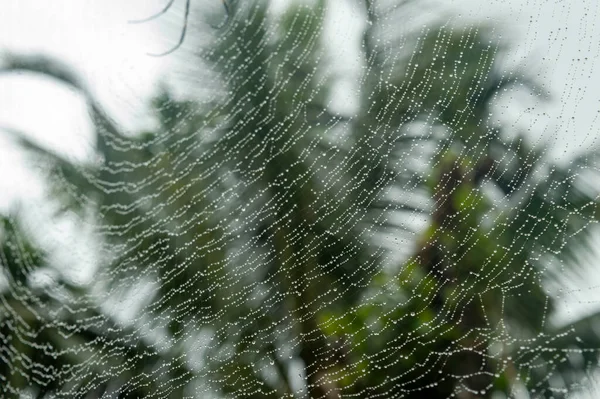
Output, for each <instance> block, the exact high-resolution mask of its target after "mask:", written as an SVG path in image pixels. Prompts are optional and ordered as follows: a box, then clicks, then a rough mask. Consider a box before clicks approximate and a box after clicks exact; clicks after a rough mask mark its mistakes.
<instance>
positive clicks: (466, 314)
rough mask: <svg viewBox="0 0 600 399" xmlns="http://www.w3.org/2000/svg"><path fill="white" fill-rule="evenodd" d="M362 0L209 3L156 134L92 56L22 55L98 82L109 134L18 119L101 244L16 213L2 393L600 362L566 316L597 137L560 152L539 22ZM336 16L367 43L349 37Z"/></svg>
mask: <svg viewBox="0 0 600 399" xmlns="http://www.w3.org/2000/svg"><path fill="white" fill-rule="evenodd" d="M217 3H218V2H217ZM349 3H350V2H349ZM355 3H356V4H354V3H352V4H350V5H345V6H344V7H346V8H347V10H346V12H349V15H352V18H353V19H352V18H350V19H347V20H343V19H342V20H339V19H336V15H337V14H336V13H337V12H340V11H339V5H338V6H335V5H331V4H330V2H325V1H312V2H300V1H298V2H293V3H290V4H288V5H286V6H285V7H281V6H280V7H274V6H273V5H269V4H268V3H267V2H254V1H249V2H243V1H238V2H228V3H226V4H227V13H228V17H227V19H226V23H225V24H223V26H219V27H217V29H216V28H215V27H211V26H210V24H208V25H207V24H205V23H204V22H203V18H204V19H205V18H207V15H208V14H210V15H212V14H211V13H212V12H214V13H215V15H218V14H217V11H215V10H216V9H217V8H218V7H213V8H210V9H208V8H207V10H208V11H206V10H200V7H198V6H197V5H194V2H193V1H192V2H191V4H192V12H191V13H190V17H189V18H190V20H189V22H188V23H189V29H188V30H187V35H186V38H185V41H184V45H183V46H182V47H181V48H180V49H178V50H177V51H175V52H173V56H179V57H181V58H182V59H183V60H184V61H185V62H182V63H181V65H180V67H179V68H180V69H179V71H180V73H179V74H174V77H173V79H172V82H171V86H169V87H170V88H164V89H161V91H160V92H159V93H158V94H157V95H156V96H155V98H154V99H153V100H152V105H151V109H152V113H153V117H154V119H155V125H154V127H153V128H152V129H147V130H145V131H140V132H128V131H125V130H124V129H123V128H122V127H121V126H120V125H119V123H117V122H115V121H114V119H113V118H112V117H111V115H110V113H109V112H108V111H106V110H105V108H104V107H103V106H102V104H101V103H100V102H99V101H97V100H96V99H95V97H94V95H93V94H92V93H91V91H88V89H87V88H86V87H85V86H84V85H83V84H82V83H80V82H81V81H80V80H79V79H77V78H76V76H77V74H76V71H75V72H71V71H69V70H68V69H67V67H63V66H60V65H58V64H56V65H55V64H51V61H48V60H46V59H40V58H36V57H22V58H19V57H15V58H11V59H9V60H7V61H6V62H5V64H4V65H5V69H6V70H9V71H17V70H28V71H30V72H31V71H33V72H36V73H40V72H41V73H45V74H47V75H51V76H54V77H55V78H57V79H58V80H59V81H62V83H64V84H65V85H67V86H69V87H71V88H72V89H74V90H76V91H77V92H79V93H81V95H82V96H83V98H85V99H86V101H87V104H88V105H89V107H88V108H89V114H90V118H91V121H92V124H93V128H94V138H95V140H96V142H95V152H96V157H94V159H93V160H89V161H87V162H84V163H78V162H72V161H70V160H69V159H68V158H65V157H62V156H61V155H58V154H56V153H54V152H52V151H50V150H48V149H46V148H44V147H43V146H40V145H38V144H36V143H35V142H34V141H31V140H29V139H27V138H26V136H21V135H20V133H18V132H12V135H13V137H17V139H18V140H20V143H21V145H22V146H23V147H24V148H26V149H27V151H29V153H31V154H32V155H33V157H32V158H33V159H35V162H36V165H38V166H40V165H41V166H42V168H41V171H42V172H43V175H44V176H45V178H46V180H47V186H48V190H49V193H50V195H51V198H52V201H53V203H55V204H56V205H57V206H59V207H60V209H61V212H60V213H58V214H57V215H56V216H55V217H56V218H57V220H63V219H64V218H68V219H69V220H70V221H71V223H73V224H74V225H76V226H79V227H78V228H79V229H81V231H85V232H86V233H85V234H89V235H90V237H92V240H91V241H92V243H90V244H88V245H89V248H87V249H86V251H87V252H90V253H93V256H92V257H93V259H94V260H93V262H91V263H93V266H90V267H88V268H89V273H88V274H89V275H90V276H91V278H90V279H89V281H86V282H84V283H82V282H77V281H74V280H73V278H71V277H70V276H69V270H70V269H73V268H74V269H77V268H78V267H77V266H72V265H68V266H65V265H64V264H61V259H60V258H57V257H53V256H52V251H53V248H52V247H51V246H48V245H38V244H36V243H35V240H34V239H33V238H32V237H35V236H36V235H35V232H32V231H31V230H32V226H31V225H29V227H27V226H22V225H21V223H20V219H19V218H18V217H16V216H7V217H6V218H3V219H2V221H3V224H2V225H1V226H0V265H1V266H2V279H1V280H0V282H1V283H2V284H1V285H0V287H1V291H0V393H1V395H2V396H3V397H7V398H8V397H39V398H44V397H48V398H51V397H81V398H96V397H98V398H141V397H157V398H167V397H169V398H171V397H172V398H182V397H192V398H210V397H215V398H221V397H241V398H280V397H289V398H308V397H311V398H342V397H344V398H346V397H347V398H421V397H427V398H438V397H439V398H451V397H455V398H483V397H485V398H487V397H490V398H503V397H511V398H527V397H531V398H534V397H544V398H547V397H570V396H569V395H570V394H571V393H574V392H579V391H581V390H582V389H585V387H586V386H589V384H590V380H593V373H594V371H595V369H596V367H597V365H598V364H597V362H598V348H599V345H600V338H599V336H598V322H599V321H600V318H598V317H597V316H596V315H595V314H594V313H593V312H590V314H589V315H588V314H582V315H576V316H575V317H573V318H572V320H569V321H568V322H563V321H561V320H559V318H558V317H557V314H558V313H559V310H560V304H561V299H562V298H564V297H565V296H568V295H569V294H570V293H571V294H573V291H568V290H569V288H567V289H566V290H565V289H563V287H573V284H571V285H569V283H566V281H573V280H576V279H577V278H578V276H579V275H580V274H585V270H586V267H589V265H590V264H591V263H593V259H594V256H597V254H596V255H595V252H594V250H595V248H594V247H595V243H596V242H597V236H596V235H594V234H595V230H594V227H595V223H596V220H597V219H598V215H597V209H598V206H599V202H598V186H597V181H598V169H597V166H596V165H597V163H596V160H597V154H598V151H597V147H596V146H595V145H594V144H595V143H593V142H592V143H591V144H589V143H588V144H586V145H585V146H584V145H582V146H581V148H578V150H577V151H574V152H573V153H569V154H567V155H565V156H562V157H558V156H556V143H559V145H560V143H561V141H560V140H562V139H563V138H562V137H563V136H564V135H566V134H568V133H567V131H568V129H569V125H568V124H567V125H559V126H558V127H557V128H556V132H553V131H550V130H552V127H548V126H549V124H548V123H547V118H548V115H547V112H549V111H548V110H550V109H552V108H551V106H550V105H548V104H549V103H551V101H552V99H551V96H553V95H555V93H552V92H551V90H549V88H548V85H547V84H545V81H544V78H543V77H544V76H545V75H544V73H545V70H544V69H543V68H544V63H543V62H542V63H541V64H542V66H540V67H539V68H540V71H541V72H538V70H535V68H533V67H531V61H530V60H531V58H527V57H520V58H519V57H518V56H517V54H518V52H519V51H520V50H522V47H525V48H526V49H527V46H526V45H522V46H520V44H519V42H518V41H514V40H513V41H510V40H508V39H505V38H504V36H505V35H506V34H505V33H504V32H505V31H506V28H505V27H503V26H502V25H501V24H499V23H498V24H496V23H493V22H491V21H489V20H484V22H481V21H476V20H469V19H461V18H458V17H457V15H458V14H456V15H455V14H452V13H451V12H450V11H449V10H443V11H440V13H439V14H441V16H440V15H438V14H437V13H435V12H432V11H430V10H429V11H428V8H427V6H425V5H423V4H420V3H419V2H414V1H413V2H398V1H391V0H390V1H375V0H365V1H364V2H362V1H361V2H358V1H357V2H355ZM590 4H591V3H590ZM184 6H186V7H187V5H185V4H184V5H182V7H184ZM209 6H211V7H212V6H214V4H209ZM195 7H196V8H197V9H195ZM194 11H196V13H194ZM200 11H202V12H200ZM597 11H598V10H597V9H596V11H595V13H594V12H592V11H589V14H590V15H589V16H588V17H587V20H588V21H592V16H593V15H596V16H597V15H598V12H597ZM186 12H187V11H186ZM220 12H221V14H222V10H221V11H220ZM398 21H402V22H403V23H402V24H399V22H398ZM340 24H341V25H340ZM343 24H347V26H346V25H343ZM205 25H206V26H205ZM344 29H345V30H344ZM503 29H504V30H503ZM589 29H591V30H592V31H594V27H593V26H592V27H590V28H589ZM596 31H597V30H596ZM340 32H354V33H352V35H353V36H352V37H353V38H355V39H356V46H355V48H353V49H351V50H347V51H346V50H344V51H340V50H339V47H338V46H342V45H344V43H345V42H349V41H350V40H351V39H350V38H349V37H350V36H344V34H341V33H340ZM356 32H358V33H356ZM352 40H354V39H352ZM349 47H351V46H350V45H349ZM551 51H552V49H551V50H549V52H551ZM51 65H55V66H54V67H53V68H50V67H49V66H51ZM61 68H62V69H61ZM165 87H167V86H165ZM567 101H569V100H567ZM572 101H575V100H574V99H573V100H572ZM569 112H570V111H564V114H565V115H570V114H569ZM562 128H565V129H566V130H565V131H561V130H560V129H562ZM549 131H550V132H549ZM21 212H23V213H26V210H22V211H21ZM82 234H83V233H82ZM62 245H69V244H68V243H64V244H62ZM41 248H44V249H41ZM578 281H581V278H580V280H578ZM565 291H567V293H566V294H565ZM582 387H584V388H582Z"/></svg>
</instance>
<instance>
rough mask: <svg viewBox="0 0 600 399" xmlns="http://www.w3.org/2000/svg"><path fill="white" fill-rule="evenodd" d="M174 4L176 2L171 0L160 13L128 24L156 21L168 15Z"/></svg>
mask: <svg viewBox="0 0 600 399" xmlns="http://www.w3.org/2000/svg"><path fill="white" fill-rule="evenodd" d="M174 2H175V0H169V2H168V3H167V5H166V6H165V7H164V8H163V9H162V10H160V11H159V12H158V13H156V14H154V15H152V16H150V17H148V18H144V19H136V20H133V21H128V22H129V23H130V24H141V23H144V22H148V21H152V20H153V19H156V18H158V17H160V16H161V15H163V14H164V13H166V12H167V11H169V8H171V6H172V5H173V3H174Z"/></svg>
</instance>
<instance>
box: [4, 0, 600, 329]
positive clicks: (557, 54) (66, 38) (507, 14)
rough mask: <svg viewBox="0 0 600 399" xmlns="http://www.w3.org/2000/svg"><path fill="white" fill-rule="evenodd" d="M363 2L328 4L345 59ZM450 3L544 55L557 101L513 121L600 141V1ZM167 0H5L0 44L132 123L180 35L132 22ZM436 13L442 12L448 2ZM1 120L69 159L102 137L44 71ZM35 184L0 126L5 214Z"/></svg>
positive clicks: (538, 69) (570, 149) (587, 293)
mask: <svg viewBox="0 0 600 399" xmlns="http://www.w3.org/2000/svg"><path fill="white" fill-rule="evenodd" d="M197 1H200V0H197ZM202 1H203V2H209V1H210V0H202ZM179 2H180V0H178V1H177V3H179ZM192 2H194V0H192ZM285 2H286V0H279V1H278V3H281V4H283V3H285ZM356 3H357V1H356V0H332V1H330V4H331V7H332V8H333V9H334V10H336V11H334V12H333V13H332V14H335V15H337V18H338V19H337V22H336V23H332V24H330V26H329V27H328V37H329V38H330V41H331V42H332V46H331V50H332V52H335V54H336V57H337V58H338V59H340V60H344V63H343V64H344V65H343V66H341V68H344V67H346V65H352V60H353V59H355V58H356V51H355V50H353V48H352V46H353V45H356V43H357V40H358V38H359V36H358V35H357V31H356V27H360V25H361V18H362V17H361V14H360V11H359V10H356V9H353V8H352V7H351V6H348V5H349V4H356ZM444 3H445V4H447V8H450V7H458V8H459V9H461V10H463V11H462V12H461V16H460V17H459V18H458V19H459V20H460V19H461V18H464V19H470V18H476V19H481V18H486V17H487V18H488V20H489V21H490V22H492V23H500V25H501V26H502V25H503V26H505V27H508V29H507V31H508V33H509V34H510V36H511V38H513V39H514V40H515V41H514V43H515V44H516V47H515V48H514V50H513V52H512V54H513V55H514V57H515V58H518V56H522V55H523V54H530V55H531V57H530V58H529V60H535V62H531V63H530V64H529V65H527V66H526V69H527V71H528V72H531V73H532V74H534V75H536V74H538V73H539V74H540V82H543V83H544V84H545V85H546V88H547V89H548V90H549V91H550V92H551V93H552V95H553V96H554V100H553V101H554V102H553V104H552V106H550V107H544V108H542V107H534V108H533V109H530V110H524V109H522V108H521V109H520V110H519V113H520V114H519V115H518V118H517V119H518V121H517V122H516V123H518V124H519V125H520V126H524V127H531V128H532V132H535V133H534V134H539V132H544V133H543V135H544V140H548V139H549V140H551V141H550V143H552V151H553V153H554V154H557V155H558V156H560V155H561V154H563V153H567V154H571V153H574V152H578V151H581V150H583V149H586V148H589V147H591V146H594V145H600V143H598V142H597V138H598V136H599V128H598V126H599V124H598V118H599V115H600V90H598V88H600V73H599V72H600V67H599V61H600V54H599V53H600V2H598V1H597V0H569V1H567V0H529V1H522V0H495V1H492V0H454V1H444ZM164 4H165V1H160V0H127V1H122V0H121V1H119V0H114V1H109V0H52V1H42V0H2V5H0V53H1V52H2V51H3V50H9V51H18V52H22V51H27V52H32V53H45V54H49V55H54V56H56V57H58V58H59V59H61V60H63V61H65V62H66V63H68V64H71V65H73V66H74V67H75V69H76V71H77V72H78V73H80V74H81V75H82V76H83V77H84V78H85V79H86V80H87V82H88V83H89V84H90V86H91V87H92V90H93V91H94V92H95V93H96V95H97V96H98V97H99V98H100V100H101V101H102V102H103V104H105V106H106V107H107V108H108V110H109V112H110V113H111V114H112V115H114V116H115V117H116V118H117V120H118V121H119V122H120V123H122V124H123V125H124V126H125V127H126V128H128V129H135V128H138V127H140V126H142V125H144V124H146V123H147V118H146V117H145V114H144V111H145V105H146V104H147V102H148V100H149V98H150V95H151V94H152V93H153V90H154V88H155V84H156V83H157V82H158V80H160V79H163V78H164V77H165V76H166V73H167V71H168V70H169V69H170V66H172V64H171V63H172V60H173V59H174V58H176V57H163V58H155V57H149V56H147V55H146V53H147V52H157V51H161V50H165V49H168V48H169V46H170V43H173V41H174V40H175V38H174V37H173V36H176V34H177V32H176V31H173V30H165V29H162V33H161V31H160V30H159V29H157V27H160V26H161V25H160V24H161V22H160V21H158V22H153V23H148V24H138V25H132V24H128V23H127V21H128V20H131V19H139V18H143V17H146V16H148V15H151V14H153V13H154V12H156V10H159V9H160V8H161V7H162V6H163V5H164ZM432 10H433V11H432V12H435V13H437V12H438V11H439V7H435V9H432ZM178 17H180V14H178V13H173V14H171V15H169V16H165V17H164V18H163V21H166V22H167V24H175V26H176V21H177V18H178ZM398 23H402V21H399V22H398ZM170 27H171V28H172V27H173V25H171V26H170ZM358 34H360V32H358ZM169 35H170V36H169ZM540 59H541V61H540ZM512 112H514V111H512ZM544 113H545V115H543V114H544ZM507 114H510V112H509V111H507ZM511 115H512V114H511ZM513 116H514V115H513ZM513 119H514V118H513ZM2 125H4V126H11V127H15V128H19V129H21V130H23V131H26V132H28V133H29V134H31V135H32V137H35V138H36V139H38V140H40V141H41V142H42V143H43V144H44V145H47V146H48V147H50V148H52V149H55V150H56V151H59V152H61V153H63V154H65V156H68V157H74V158H78V159H81V158H84V157H86V156H88V155H89V154H90V150H91V148H92V145H93V143H92V137H91V135H90V129H89V121H88V120H87V118H86V115H85V108H84V105H83V103H82V100H81V98H79V97H78V96H77V95H76V94H74V93H72V92H70V91H68V90H65V89H64V88H60V87H58V86H57V85H56V84H54V83H52V82H49V81H46V80H43V79H40V78H31V77H18V76H17V77H11V78H8V77H6V76H3V77H0V126H2ZM34 181H35V174H33V173H31V171H30V170H29V169H28V167H27V166H26V165H25V162H24V159H23V157H22V155H21V154H20V153H19V152H18V151H16V149H15V147H14V146H12V145H11V144H10V142H9V141H7V140H6V139H5V138H3V136H2V132H1V131H0V211H1V210H3V209H6V208H7V207H8V206H9V204H12V203H13V202H14V201H15V200H17V199H20V200H25V201H32V200H35V199H38V200H39V199H40V198H41V195H42V192H41V189H40V186H39V185H38V184H35V183H33V182H34ZM591 266H593V265H591ZM595 274H599V273H595ZM599 280H600V278H596V279H590V281H589V283H588V284H587V285H586V286H583V287H572V288H575V289H577V292H579V293H581V295H580V299H576V300H575V299H572V300H571V301H570V302H565V307H564V312H563V313H564V317H566V318H570V317H574V315H576V314H581V312H585V311H586V310H585V309H588V310H589V309H591V308H594V309H596V308H598V307H599V304H600V294H599V293H598V291H600V290H597V289H594V288H595V287H598V286H600V281H599ZM566 288H567V289H569V287H566ZM583 302H585V304H583V305H582V303H583ZM569 309H571V310H569ZM569 312H570V315H569Z"/></svg>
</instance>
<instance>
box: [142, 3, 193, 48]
mask: <svg viewBox="0 0 600 399" xmlns="http://www.w3.org/2000/svg"><path fill="white" fill-rule="evenodd" d="M173 1H174V0H171V2H170V3H169V5H168V6H167V9H168V7H170V4H172V3H173ZM189 14H190V0H186V2H185V14H184V16H183V29H182V30H181V36H180V37H179V41H178V42H177V44H176V45H175V47H173V48H172V49H170V50H167V51H165V52H164V53H158V54H156V53H148V55H151V56H152V57H162V56H164V55H168V54H171V53H172V52H173V51H175V50H177V49H178V48H179V47H181V45H182V44H183V40H184V39H185V34H186V32H187V25H188V16H189ZM157 15H160V13H159V14H157Z"/></svg>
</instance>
